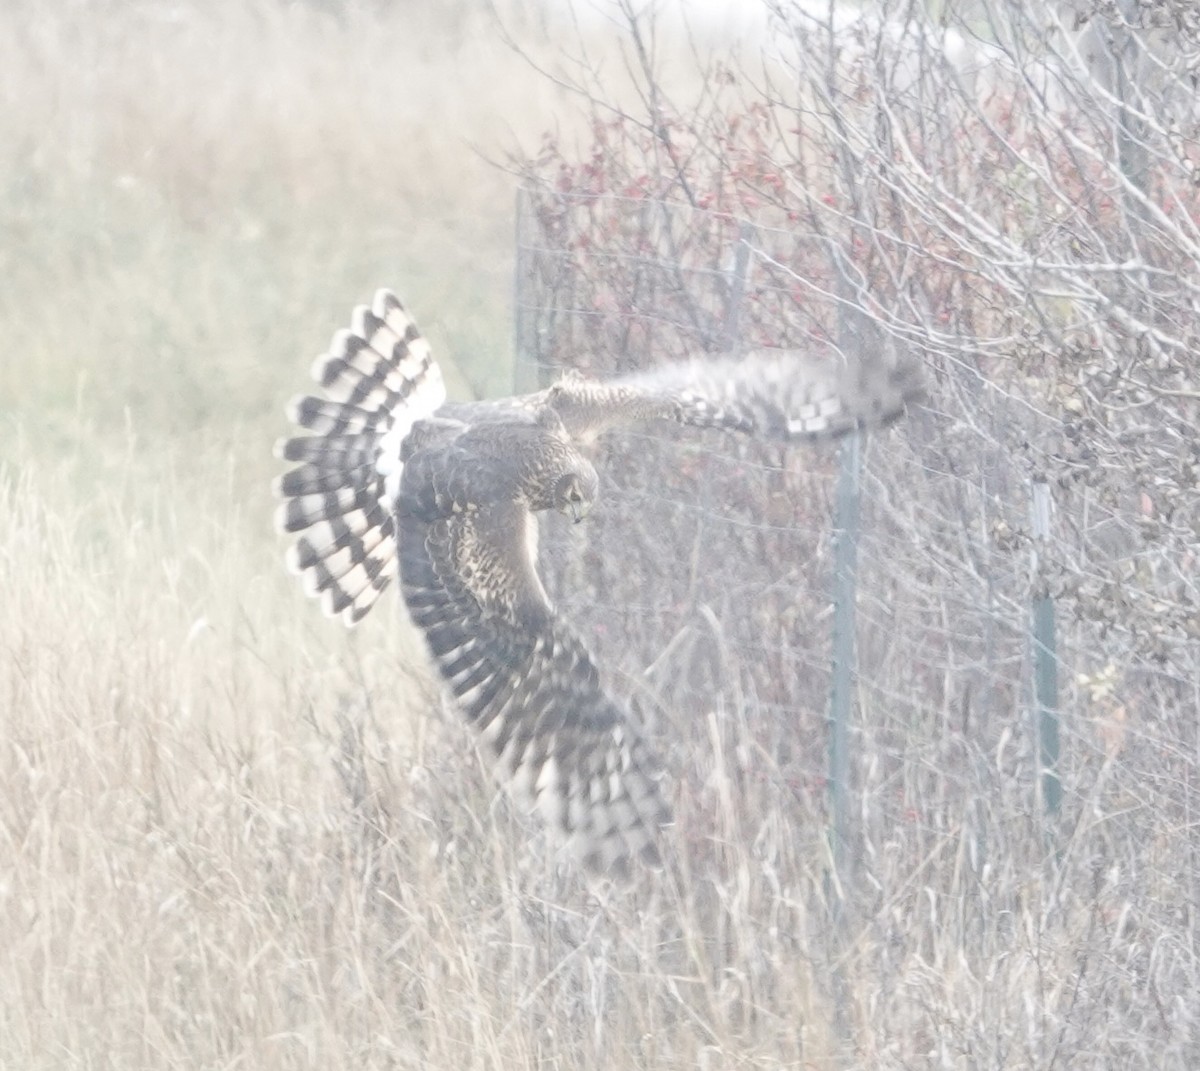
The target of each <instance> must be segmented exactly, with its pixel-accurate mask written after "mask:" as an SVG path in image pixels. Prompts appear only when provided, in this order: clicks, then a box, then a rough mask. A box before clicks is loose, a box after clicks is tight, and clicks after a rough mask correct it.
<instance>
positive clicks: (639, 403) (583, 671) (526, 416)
mask: <svg viewBox="0 0 1200 1071" xmlns="http://www.w3.org/2000/svg"><path fill="white" fill-rule="evenodd" d="M313 377H314V378H315V379H316V381H317V382H318V383H319V384H320V385H321V388H322V389H323V396H322V397H311V396H306V397H300V398H296V399H295V400H294V401H293V402H292V403H291V405H290V406H289V409H288V415H289V417H290V418H291V420H292V421H293V422H295V423H296V424H297V425H299V426H300V427H301V428H303V429H306V432H307V434H303V435H300V436H298V437H295V438H290V439H285V440H282V441H281V442H280V444H279V446H278V448H277V451H278V453H279V456H280V457H282V458H283V459H285V460H287V461H290V462H295V463H296V467H295V468H293V469H292V470H291V471H290V472H288V473H286V474H285V475H283V476H281V477H280V478H279V479H278V480H277V481H276V482H275V491H276V494H277V495H278V496H279V497H280V498H282V499H283V502H282V504H281V505H280V507H279V510H278V514H277V521H278V526H279V527H280V528H281V529H282V530H284V531H287V532H303V534H302V535H301V536H300V537H299V539H298V540H297V542H296V544H295V546H293V547H292V548H291V549H290V551H289V553H288V565H289V566H290V568H291V569H292V571H293V572H295V573H298V574H299V575H300V576H301V578H302V581H303V584H304V588H305V590H306V591H307V592H308V593H309V594H310V595H313V596H316V597H318V598H319V599H320V601H321V607H322V609H323V610H324V611H325V613H326V614H329V615H330V616H336V617H340V618H341V619H342V621H343V622H345V623H346V624H347V625H353V624H355V623H356V622H357V621H359V620H360V619H361V618H362V617H363V616H364V615H365V614H366V613H367V611H368V610H370V608H371V607H372V606H373V605H374V604H375V601H376V599H378V598H379V595H380V593H381V592H382V591H383V590H384V588H385V587H387V585H388V583H389V582H390V581H391V579H392V578H393V577H394V576H395V575H396V574H397V572H398V573H399V576H400V589H401V591H402V593H403V595H404V601H405V603H406V604H407V606H408V610H409V613H410V614H411V617H412V619H413V621H414V623H415V624H416V625H417V627H418V628H419V629H420V630H421V631H422V632H423V633H424V636H425V641H426V643H427V645H428V648H429V651H430V654H431V655H432V658H433V661H434V662H435V663H436V665H437V668H438V671H439V672H440V674H441V676H442V678H443V680H444V681H445V683H446V685H447V686H448V688H449V690H450V692H452V693H453V695H454V698H455V701H456V703H457V705H458V707H459V709H460V710H461V711H462V712H463V714H464V715H465V716H466V718H467V720H468V721H469V722H470V723H471V724H472V725H473V726H474V727H475V728H476V729H477V730H478V732H479V735H480V737H481V738H482V740H483V742H484V744H486V746H487V749H488V750H490V752H491V753H492V754H493V756H494V757H495V760H496V765H497V770H498V772H499V774H500V775H501V777H502V779H505V780H507V781H508V782H509V783H510V785H511V787H513V788H514V789H515V790H516V792H517V795H518V797H519V798H524V799H525V800H526V801H530V802H531V803H532V804H533V805H534V806H535V807H536V809H537V810H538V811H539V812H540V813H541V814H542V816H543V817H544V818H545V819H546V821H547V822H549V824H550V825H551V826H552V827H554V828H555V829H557V830H558V831H559V832H560V833H561V834H563V835H565V836H566V837H567V838H568V840H569V841H570V842H571V845H572V847H573V848H574V850H575V851H576V853H577V854H578V856H579V857H580V858H581V859H582V860H583V861H584V863H585V865H586V866H587V867H588V868H589V869H592V870H595V871H602V872H607V871H610V870H617V871H620V870H623V869H624V868H625V867H627V865H628V861H629V860H630V859H631V858H637V857H641V858H642V859H644V860H646V861H647V862H655V861H657V859H658V847H657V831H658V828H659V826H661V825H662V824H663V823H665V822H666V821H668V820H669V809H668V807H667V804H666V802H665V800H664V798H663V794H662V791H661V789H660V785H659V781H658V775H657V763H656V761H655V759H654V757H653V755H652V753H651V751H650V749H649V747H648V746H647V745H646V743H645V742H644V740H643V738H642V736H641V734H640V733H639V731H638V729H637V728H636V726H635V725H634V723H633V722H632V721H631V719H630V718H629V716H628V714H627V711H626V708H625V706H624V704H623V703H621V702H619V701H618V700H616V699H614V698H613V697H611V696H610V695H609V694H608V693H607V692H606V691H605V690H604V688H603V687H602V685H601V681H600V675H599V673H598V672H597V670H596V666H595V664H594V663H593V661H592V659H591V657H590V656H589V654H588V651H587V649H586V647H585V646H584V644H583V643H582V642H581V641H580V640H579V639H578V637H577V636H576V635H575V633H574V632H573V631H572V630H571V629H570V628H569V627H568V626H567V625H566V624H564V623H563V621H562V620H561V619H560V618H559V617H558V616H557V615H556V614H555V611H554V607H553V606H552V605H551V602H550V600H549V598H548V597H547V595H546V591H545V588H544V587H543V586H542V582H541V580H540V579H539V577H538V572H537V519H536V518H535V517H534V514H535V513H538V512H541V511H544V510H551V509H553V510H558V511H559V512H560V513H564V514H566V515H568V516H569V517H571V518H572V519H573V520H575V521H579V520H582V519H583V517H584V516H585V515H586V514H587V512H588V510H589V509H590V508H591V506H592V503H593V502H594V501H595V498H596V494H597V490H598V487H599V481H598V479H597V476H596V470H595V469H594V468H593V467H592V464H591V462H590V461H588V460H587V458H586V457H585V456H584V454H583V453H582V452H581V450H580V447H581V445H585V444H586V443H587V442H588V441H590V440H591V439H593V438H594V437H595V436H596V435H598V434H600V433H601V432H604V431H606V430H608V429H610V428H614V427H617V426H619V425H628V424H638V423H646V422H655V421H674V422H677V423H680V424H690V425H695V426H699V427H706V428H723V429H728V430H732V431H737V432H744V433H748V434H751V435H757V436H762V437H766V438H770V439H775V440H784V441H791V440H805V439H817V438H827V437H831V436H836V435H839V434H841V433H844V432H846V431H849V430H851V429H853V428H856V427H860V426H864V425H875V424H882V423H886V422H888V421H890V420H892V419H894V418H896V417H898V416H900V415H901V413H903V412H904V409H905V406H906V405H907V404H908V403H909V402H911V401H913V400H914V399H916V398H917V397H918V396H919V395H920V392H921V386H920V376H919V375H918V370H917V367H916V365H915V364H913V363H911V362H884V361H882V360H877V361H874V362H866V361H864V362H861V363H859V362H848V361H837V360H830V361H816V360H813V359H812V358H810V357H805V356H803V355H801V354H798V353H796V352H793V351H786V350H775V351H771V350H765V351H758V352H755V353H751V354H748V355H746V356H744V357H739V358H732V357H718V358H700V359H696V360H692V361H689V362H683V363H678V364H672V365H670V366H668V367H665V368H663V369H661V370H659V371H655V372H650V373H647V374H644V375H635V376H629V377H625V378H621V379H615V380H611V381H607V382H597V381H595V380H589V379H585V378H583V377H581V376H578V375H568V376H566V377H564V378H563V379H562V380H561V381H560V382H558V383H557V384H556V385H555V386H553V387H550V388H549V389H547V390H543V391H539V392H538V393H536V394H529V395H525V396H523V397H517V398H508V399H504V400H502V401H491V402H474V403H467V404H446V402H445V398H446V391H445V387H444V385H443V383H442V376H441V372H440V370H439V369H438V366H437V364H436V363H435V362H434V360H433V358H432V356H431V355H430V352H429V345H428V343H427V342H426V340H425V339H424V338H423V337H422V336H421V333H420V332H419V331H418V330H417V327H416V325H415V324H414V323H413V321H412V320H411V319H410V318H409V316H408V314H407V313H406V312H405V310H404V308H403V307H402V306H401V304H400V302H399V301H398V300H397V299H396V298H395V296H393V295H392V294H391V293H389V292H388V291H386V290H381V291H380V292H379V293H378V294H376V296H375V300H374V302H373V303H372V305H371V307H370V308H367V307H366V306H360V307H359V308H358V309H356V310H355V312H354V316H353V321H352V326H351V328H350V330H348V331H339V332H338V333H337V334H336V335H334V338H333V342H332V344H331V346H330V351H329V353H328V354H327V355H324V356H322V357H320V358H318V360H317V362H316V364H315V365H314V367H313Z"/></svg>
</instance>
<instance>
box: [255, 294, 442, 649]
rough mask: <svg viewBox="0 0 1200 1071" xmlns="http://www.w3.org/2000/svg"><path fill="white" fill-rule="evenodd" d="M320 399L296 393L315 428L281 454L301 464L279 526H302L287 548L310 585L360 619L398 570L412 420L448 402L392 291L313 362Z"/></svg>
mask: <svg viewBox="0 0 1200 1071" xmlns="http://www.w3.org/2000/svg"><path fill="white" fill-rule="evenodd" d="M313 378H314V379H315V380H316V381H317V383H319V384H320V386H321V387H322V389H323V395H322V396H317V397H313V396H306V397H299V398H296V399H294V400H293V401H292V402H291V404H290V405H289V406H288V417H289V418H290V419H291V420H292V422H293V423H295V424H296V425H298V426H299V427H300V428H303V429H305V430H306V431H307V432H308V434H305V435H301V436H298V437H295V438H290V439H284V440H281V441H280V442H279V443H278V444H277V446H276V453H277V455H278V456H279V457H282V458H283V459H285V460H287V461H293V462H296V463H297V467H296V468H293V469H292V470H291V471H290V472H287V473H285V474H284V475H283V476H281V477H279V478H278V479H277V480H276V481H275V484H274V490H275V494H276V495H277V496H278V497H279V498H281V499H282V500H283V501H282V503H281V505H280V506H279V508H278V510H277V511H276V516H275V520H276V526H277V527H278V528H279V529H280V530H281V531H285V532H303V535H301V536H300V538H299V539H298V540H297V541H296V544H295V546H293V547H292V548H291V549H290V550H289V552H288V555H287V562H288V567H289V568H290V569H291V570H292V572H294V573H297V574H299V576H300V577H301V578H302V582H303V584H304V590H305V591H306V592H307V593H308V594H309V595H312V596H314V597H317V598H320V600H321V608H322V610H324V611H325V613H326V614H328V615H330V616H340V617H341V619H342V620H343V621H344V622H345V623H346V624H347V625H353V624H355V623H356V622H357V621H359V620H360V619H361V618H362V617H363V615H364V614H366V612H367V611H368V610H369V609H370V608H371V606H372V605H374V603H375V600H376V599H378V598H379V595H380V593H381V592H382V591H383V590H384V588H386V587H387V585H388V583H389V581H390V580H391V578H392V577H393V576H395V574H396V567H397V558H396V537H395V520H394V513H395V504H396V500H397V498H398V497H399V489H400V476H401V470H402V465H401V449H402V446H403V444H404V440H405V438H406V437H407V436H408V435H409V433H410V432H411V431H412V428H413V424H414V423H415V422H416V421H418V420H421V419H423V418H426V417H428V416H430V415H431V414H432V413H433V412H434V411H435V410H436V409H437V408H438V407H439V406H440V405H441V404H442V402H443V401H445V397H446V389H445V386H444V385H443V383H442V375H441V371H440V369H439V368H438V366H437V364H436V363H435V362H434V360H433V358H432V356H431V355H430V352H429V344H428V343H427V342H426V341H425V339H424V338H423V337H422V336H421V333H420V331H418V330H417V326H416V324H415V323H413V321H412V319H411V318H410V317H409V316H408V314H407V313H406V312H405V311H404V308H403V306H401V304H400V302H399V301H398V300H397V299H396V297H395V295H394V294H391V293H389V292H388V291H386V290H380V291H379V292H378V293H377V294H376V295H375V300H374V302H373V303H372V305H371V307H370V308H367V307H366V306H365V305H362V306H359V307H358V308H357V309H355V310H354V316H353V320H352V324H351V327H350V329H349V330H348V331H339V332H338V333H337V334H336V335H334V337H333V341H332V342H331V344H330V348H329V352H328V353H327V354H325V355H323V356H321V357H319V358H317V361H316V363H315V364H314V365H313Z"/></svg>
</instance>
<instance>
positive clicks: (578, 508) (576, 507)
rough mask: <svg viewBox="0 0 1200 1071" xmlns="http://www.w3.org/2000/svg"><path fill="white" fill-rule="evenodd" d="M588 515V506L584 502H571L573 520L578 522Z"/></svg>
mask: <svg viewBox="0 0 1200 1071" xmlns="http://www.w3.org/2000/svg"><path fill="white" fill-rule="evenodd" d="M586 516H587V507H586V506H585V505H584V504H583V503H582V502H572V503H571V520H572V521H573V522H574V523H575V524H578V523H579V522H580V521H582V520H583V518H584V517H586Z"/></svg>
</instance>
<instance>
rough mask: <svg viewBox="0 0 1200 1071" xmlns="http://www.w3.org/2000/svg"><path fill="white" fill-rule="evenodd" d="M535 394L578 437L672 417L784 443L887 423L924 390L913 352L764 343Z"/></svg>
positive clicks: (572, 381)
mask: <svg viewBox="0 0 1200 1071" xmlns="http://www.w3.org/2000/svg"><path fill="white" fill-rule="evenodd" d="M543 393H544V399H545V401H546V402H547V403H548V404H550V405H552V406H553V407H554V408H555V409H556V410H557V411H558V413H559V415H560V416H561V417H562V420H563V424H564V426H565V427H566V429H567V431H568V433H569V434H570V435H571V436H572V437H574V438H576V439H578V440H581V441H588V440H590V439H593V438H595V437H596V436H597V435H599V434H601V433H602V432H604V431H607V430H609V429H610V428H615V427H619V426H621V425H628V424H635V423H644V422H647V421H652V420H671V421H675V422H677V423H680V424H689V425H693V426H696V427H715V428H725V429H728V430H732V431H740V432H746V433H749V434H751V435H755V436H759V437H762V438H766V439H774V440H777V441H782V442H792V441H801V440H813V439H822V438H833V437H836V436H838V435H842V434H845V433H846V432H848V431H851V430H853V429H854V428H860V427H873V426H880V425H884V424H888V423H890V422H891V421H893V420H895V419H897V418H898V417H899V416H901V415H902V414H903V413H904V411H905V409H906V408H907V407H908V406H909V405H911V404H913V403H915V402H917V401H919V400H920V399H921V398H922V397H923V396H924V381H923V377H922V375H921V368H920V364H919V362H917V361H916V360H913V359H903V360H884V359H882V358H879V359H875V360H855V359H849V358H842V357H836V356H832V355H831V356H829V357H826V358H817V357H814V356H812V355H810V354H807V353H802V352H799V351H796V350H770V349H767V350H755V351H752V352H750V353H747V354H745V355H744V356H741V357H700V358H693V359H692V360H688V361H679V362H676V363H673V364H669V365H666V366H664V367H662V368H658V369H654V370H652V371H649V372H644V373H638V374H636V375H631V376H625V377H623V378H620V379H614V380H608V381H604V382H597V381H594V380H588V379H583V378H581V377H578V376H568V377H567V378H565V379H563V381H562V382H560V383H558V384H556V385H555V386H553V387H551V388H549V390H547V391H545V392H543Z"/></svg>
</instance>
